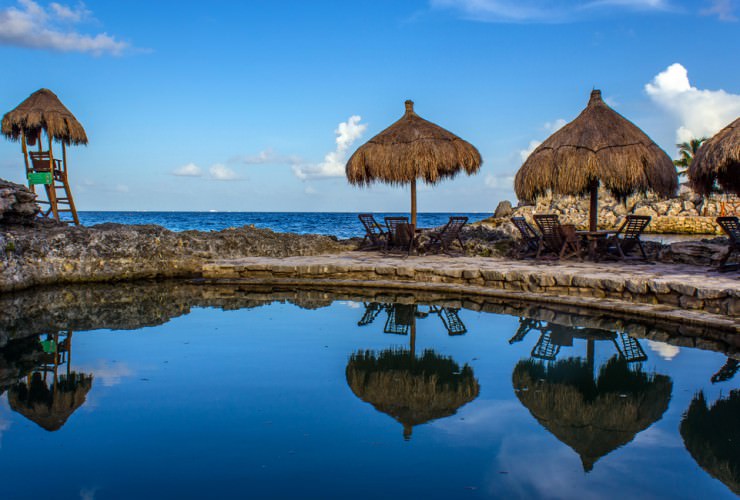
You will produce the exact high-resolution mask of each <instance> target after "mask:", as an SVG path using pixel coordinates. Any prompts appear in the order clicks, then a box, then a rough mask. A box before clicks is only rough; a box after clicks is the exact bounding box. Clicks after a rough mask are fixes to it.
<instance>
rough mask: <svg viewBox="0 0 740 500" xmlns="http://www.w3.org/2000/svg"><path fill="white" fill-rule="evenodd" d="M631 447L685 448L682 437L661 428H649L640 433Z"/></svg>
mask: <svg viewBox="0 0 740 500" xmlns="http://www.w3.org/2000/svg"><path fill="white" fill-rule="evenodd" d="M630 446H640V447H643V448H683V447H684V446H683V441H682V440H681V437H680V436H679V435H678V434H676V433H675V432H674V433H670V432H666V431H664V430H663V429H661V428H660V427H656V426H652V427H648V428H647V429H645V430H644V431H642V432H640V433H638V434H637V436H635V439H634V440H632V443H630Z"/></svg>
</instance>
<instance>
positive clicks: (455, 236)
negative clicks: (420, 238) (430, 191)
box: [429, 216, 468, 255]
mask: <svg viewBox="0 0 740 500" xmlns="http://www.w3.org/2000/svg"><path fill="white" fill-rule="evenodd" d="M467 222H468V218H467V217H457V216H453V217H450V220H449V221H448V222H447V224H445V225H444V226H443V227H442V229H440V230H439V231H435V232H432V233H429V236H430V238H431V240H430V241H429V250H430V251H432V252H434V253H439V252H444V253H446V254H447V255H452V253H451V252H450V247H451V246H452V244H453V243H455V242H457V243H459V244H460V255H464V254H465V245H464V244H463V242H462V240H461V239H460V231H462V228H463V227H464V226H465V224H466V223H467Z"/></svg>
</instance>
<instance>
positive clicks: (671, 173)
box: [514, 90, 678, 201]
mask: <svg viewBox="0 0 740 500" xmlns="http://www.w3.org/2000/svg"><path fill="white" fill-rule="evenodd" d="M595 180H598V181H600V183H601V185H602V186H603V187H604V188H606V189H607V190H609V191H610V192H611V193H612V194H613V195H614V196H615V197H617V198H619V199H623V198H625V197H627V196H629V195H630V194H632V193H635V192H646V191H648V190H651V191H655V192H656V193H658V194H660V195H663V196H670V195H672V194H673V193H674V192H675V191H676V189H677V188H678V178H677V175H676V168H675V166H674V165H673V163H672V162H671V159H670V158H669V157H668V155H667V154H666V153H665V152H664V151H663V150H662V149H660V147H658V145H657V144H655V143H654V142H653V141H652V140H651V139H650V137H648V136H647V135H645V133H644V132H643V131H642V130H640V129H639V128H638V127H637V126H635V125H634V124H633V123H632V122H630V121H629V120H627V119H626V118H624V117H623V116H622V115H620V114H619V113H617V112H616V111H614V110H613V109H611V108H610V107H609V106H608V105H607V104H606V103H605V102H604V101H603V100H602V98H601V91H599V90H594V91H593V92H591V98H590V100H589V102H588V106H586V109H584V110H583V111H582V112H581V114H580V115H578V117H577V118H576V119H575V120H573V121H572V122H570V123H568V124H567V125H565V126H564V127H563V128H561V129H560V130H558V131H557V132H555V133H554V134H552V135H551V136H550V137H548V138H547V140H545V142H543V143H542V144H540V145H539V146H538V147H537V149H535V150H534V151H533V152H532V154H530V155H529V157H528V158H527V160H526V161H525V162H524V164H523V165H522V167H521V168H520V169H519V171H518V172H517V174H516V178H515V179H514V189H515V191H516V195H517V197H519V199H521V200H527V201H532V200H534V199H535V198H537V197H539V196H541V195H544V194H546V193H547V192H548V191H550V192H552V193H555V194H560V195H573V196H579V195H585V194H587V193H588V192H589V190H590V188H591V183H592V181H595Z"/></svg>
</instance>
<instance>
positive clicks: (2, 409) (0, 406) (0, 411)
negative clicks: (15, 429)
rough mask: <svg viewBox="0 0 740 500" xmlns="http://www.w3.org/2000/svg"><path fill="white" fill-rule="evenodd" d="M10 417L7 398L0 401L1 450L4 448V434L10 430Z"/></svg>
mask: <svg viewBox="0 0 740 500" xmlns="http://www.w3.org/2000/svg"><path fill="white" fill-rule="evenodd" d="M6 415H10V406H9V405H8V400H7V399H6V398H2V399H0V448H2V447H3V433H4V432H5V431H7V430H8V429H10V420H9V419H8V418H7V417H6Z"/></svg>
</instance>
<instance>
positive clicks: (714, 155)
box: [689, 118, 740, 195]
mask: <svg viewBox="0 0 740 500" xmlns="http://www.w3.org/2000/svg"><path fill="white" fill-rule="evenodd" d="M689 179H690V180H691V187H692V188H693V189H694V191H697V192H699V193H702V194H704V195H708V194H709V193H711V192H712V188H713V187H714V184H715V182H716V183H717V184H719V186H720V188H721V189H722V190H723V191H726V192H729V193H735V194H737V195H740V118H738V119H737V120H735V121H734V122H732V123H730V124H729V125H728V126H726V127H725V128H723V129H722V130H720V131H719V132H717V134H715V136H714V137H712V138H711V139H709V140H708V141H706V142H705V143H704V144H702V146H701V147H700V148H699V151H697V153H696V156H695V157H694V160H693V161H692V162H691V165H690V166H689Z"/></svg>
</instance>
